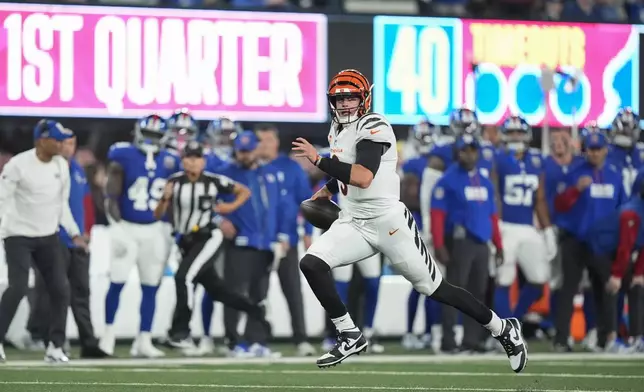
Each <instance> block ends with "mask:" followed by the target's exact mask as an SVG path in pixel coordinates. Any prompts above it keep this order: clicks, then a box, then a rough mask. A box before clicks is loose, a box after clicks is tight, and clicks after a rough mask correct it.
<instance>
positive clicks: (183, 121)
mask: <svg viewBox="0 0 644 392" xmlns="http://www.w3.org/2000/svg"><path fill="white" fill-rule="evenodd" d="M168 134H169V135H168V138H167V140H166V142H167V143H166V148H168V149H170V150H172V151H173V152H176V153H177V154H179V151H183V148H184V147H185V146H186V144H188V142H190V141H192V140H197V138H198V137H199V124H197V120H195V118H194V117H192V114H190V112H189V111H188V109H185V108H184V109H178V110H176V111H175V112H174V113H173V114H172V115H171V116H170V117H168Z"/></svg>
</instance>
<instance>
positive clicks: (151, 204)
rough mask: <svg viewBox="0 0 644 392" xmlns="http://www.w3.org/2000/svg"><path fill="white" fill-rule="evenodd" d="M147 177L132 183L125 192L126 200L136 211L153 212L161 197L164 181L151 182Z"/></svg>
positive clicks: (153, 180) (159, 179)
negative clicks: (128, 200)
mask: <svg viewBox="0 0 644 392" xmlns="http://www.w3.org/2000/svg"><path fill="white" fill-rule="evenodd" d="M151 181H152V183H150V179H149V178H148V177H139V178H137V179H136V181H134V183H133V184H132V185H130V188H128V190H127V198H128V199H130V201H131V202H132V207H133V208H134V210H136V211H148V210H149V211H154V209H155V208H157V204H159V200H160V199H161V197H163V188H164V187H165V183H166V180H164V179H163V178H155V179H152V180H151Z"/></svg>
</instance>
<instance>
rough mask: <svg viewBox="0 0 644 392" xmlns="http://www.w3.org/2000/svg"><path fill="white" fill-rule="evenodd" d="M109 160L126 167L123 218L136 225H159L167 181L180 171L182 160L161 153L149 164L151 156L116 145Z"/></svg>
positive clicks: (122, 200) (121, 198) (131, 148)
mask: <svg viewBox="0 0 644 392" xmlns="http://www.w3.org/2000/svg"><path fill="white" fill-rule="evenodd" d="M107 157H108V159H109V160H110V161H114V162H116V163H118V164H119V165H121V167H123V193H122V194H121V196H120V198H119V208H120V210H121V218H123V220H125V221H127V222H133V223H142V224H146V223H152V222H155V221H156V219H155V218H154V214H153V212H154V209H155V208H156V206H157V204H158V203H159V200H160V199H161V198H162V197H163V189H164V187H165V184H166V180H167V178H168V177H169V176H171V175H172V174H174V173H176V172H178V171H179V170H180V167H181V161H180V158H179V156H178V155H176V154H175V153H172V152H169V151H167V150H161V151H160V152H159V153H157V154H155V155H154V157H153V158H152V161H151V162H149V161H148V157H147V155H146V154H145V153H144V152H143V151H141V150H139V149H138V148H136V147H135V146H133V145H132V144H130V143H116V144H114V145H112V147H110V151H109V152H108V154H107Z"/></svg>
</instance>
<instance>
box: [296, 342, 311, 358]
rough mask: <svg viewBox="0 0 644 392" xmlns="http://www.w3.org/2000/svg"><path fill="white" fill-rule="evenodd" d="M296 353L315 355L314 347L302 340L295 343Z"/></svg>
mask: <svg viewBox="0 0 644 392" xmlns="http://www.w3.org/2000/svg"><path fill="white" fill-rule="evenodd" d="M297 355H298V356H299V357H310V356H313V355H315V347H313V345H312V344H311V343H309V342H302V343H300V344H298V345H297Z"/></svg>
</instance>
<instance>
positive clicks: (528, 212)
mask: <svg viewBox="0 0 644 392" xmlns="http://www.w3.org/2000/svg"><path fill="white" fill-rule="evenodd" d="M542 171H543V162H542V158H541V154H540V153H539V151H537V150H532V149H530V150H528V151H526V152H525V154H523V159H521V160H519V159H517V158H516V157H515V156H514V154H512V153H511V152H508V151H504V150H500V151H499V152H498V153H497V155H496V172H497V175H498V178H499V193H500V197H501V216H502V218H503V221H504V222H508V223H516V224H520V225H530V226H532V225H533V223H534V201H535V196H536V194H537V189H538V188H539V177H540V176H541V173H542Z"/></svg>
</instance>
